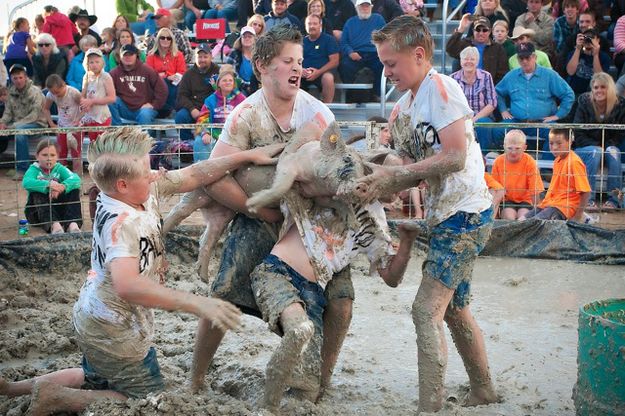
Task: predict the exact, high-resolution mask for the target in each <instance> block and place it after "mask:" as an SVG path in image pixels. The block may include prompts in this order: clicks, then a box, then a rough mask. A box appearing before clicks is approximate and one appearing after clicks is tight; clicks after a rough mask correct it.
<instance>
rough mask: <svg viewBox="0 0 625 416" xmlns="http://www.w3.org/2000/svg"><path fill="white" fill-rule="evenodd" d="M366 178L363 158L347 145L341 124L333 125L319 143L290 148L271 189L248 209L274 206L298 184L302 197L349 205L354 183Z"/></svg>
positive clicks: (249, 202)
mask: <svg viewBox="0 0 625 416" xmlns="http://www.w3.org/2000/svg"><path fill="white" fill-rule="evenodd" d="M364 174H365V164H364V160H363V158H362V156H361V155H360V154H359V153H358V152H357V151H356V150H355V149H353V148H351V147H348V146H346V145H345V142H344V141H343V139H342V138H341V131H340V129H339V126H338V124H337V123H336V122H333V123H332V124H330V126H329V127H328V128H327V129H326V130H325V131H324V132H323V135H322V136H321V139H320V140H319V141H309V142H306V143H304V144H301V145H299V146H297V145H294V146H292V147H290V146H287V147H286V148H285V149H284V151H283V152H282V154H280V158H279V160H278V165H277V167H276V174H275V177H274V180H273V184H272V185H271V188H269V189H264V190H262V191H258V192H256V193H254V194H253V195H252V197H250V198H249V199H248V200H247V203H246V205H247V208H248V209H249V211H250V212H252V213H253V212H256V211H257V210H258V209H260V208H263V207H266V206H271V205H273V204H275V203H277V202H279V201H280V199H281V198H282V197H283V196H284V194H285V193H286V192H287V191H288V190H289V189H291V187H292V186H293V185H294V184H295V183H297V186H298V188H297V189H298V192H299V193H300V194H301V195H302V196H304V197H307V198H315V199H316V200H318V201H319V200H320V198H324V199H323V202H322V203H323V204H325V205H329V206H334V204H333V201H337V202H340V203H345V202H350V201H349V199H350V198H352V192H351V190H352V187H353V186H355V179H357V178H359V177H361V176H363V175H364ZM339 200H340V201H339ZM352 202H353V201H352ZM338 206H339V205H338V204H337V207H338ZM340 206H341V207H344V206H345V205H340ZM341 211H344V210H341ZM339 212H340V211H339ZM341 213H343V212H341Z"/></svg>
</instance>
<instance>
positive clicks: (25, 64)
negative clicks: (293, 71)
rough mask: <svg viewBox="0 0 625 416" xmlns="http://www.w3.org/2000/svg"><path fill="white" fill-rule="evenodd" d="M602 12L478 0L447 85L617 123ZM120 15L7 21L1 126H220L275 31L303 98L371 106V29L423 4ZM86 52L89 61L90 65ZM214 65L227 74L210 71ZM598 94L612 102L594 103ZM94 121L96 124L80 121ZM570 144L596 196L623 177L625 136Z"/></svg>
mask: <svg viewBox="0 0 625 416" xmlns="http://www.w3.org/2000/svg"><path fill="white" fill-rule="evenodd" d="M469 3H471V2H469ZM604 3H605V2H599V3H598V2H597V0H588V1H587V0H561V1H558V0H554V1H553V2H552V3H545V2H544V1H542V0H526V1H524V0H501V1H500V0H478V1H477V3H476V4H474V7H471V6H467V9H465V12H466V13H465V14H463V15H462V16H461V17H460V19H459V21H458V27H457V29H456V30H454V32H453V33H450V34H449V37H448V39H447V47H446V53H447V54H448V55H449V56H450V57H452V58H454V73H453V74H452V77H453V78H454V79H456V80H457V82H458V83H459V84H460V85H461V87H462V90H463V91H464V93H465V95H466V96H467V99H468V102H469V104H470V106H471V107H472V109H473V110H474V117H473V120H474V121H475V122H485V121H487V122H498V121H503V122H551V123H558V122H562V121H565V122H573V121H575V122H578V121H579V122H584V123H606V122H609V123H616V124H622V123H625V110H623V109H622V108H623V105H622V102H623V98H622V96H621V95H622V94H623V93H624V92H623V89H624V86H625V75H624V74H623V73H622V71H623V66H624V63H625V16H622V14H623V13H624V12H625V5H623V4H622V3H623V1H614V2H613V4H612V5H610V9H606V8H602V7H603V6H604ZM116 6H117V11H118V13H119V15H118V16H117V17H116V18H115V20H114V21H113V22H111V26H110V27H103V28H100V30H96V29H95V27H94V24H95V23H96V22H98V23H99V24H100V26H103V25H102V22H101V21H98V17H97V16H95V15H93V14H90V13H89V11H88V10H85V9H80V8H79V7H74V8H72V9H71V10H70V11H68V12H67V13H63V12H62V11H60V10H58V9H57V8H56V7H54V6H46V7H44V9H43V10H42V13H41V15H40V16H38V17H37V18H36V19H35V21H34V22H32V24H31V23H30V22H29V21H28V20H27V19H25V18H17V19H16V20H15V21H14V22H13V23H12V26H11V29H10V31H9V33H8V34H7V36H6V38H5V42H4V53H5V55H4V67H5V68H6V72H7V73H9V74H8V76H7V78H8V84H9V90H8V93H7V96H8V98H7V99H6V101H7V102H6V105H5V108H6V110H5V113H4V115H3V116H2V119H0V126H10V127H17V128H24V129H28V128H33V127H41V126H45V125H46V124H47V125H56V124H55V123H54V121H52V118H51V117H50V116H47V114H48V113H46V111H49V112H51V114H58V117H59V120H63V123H66V125H68V126H69V125H106V124H110V123H112V124H113V125H119V124H122V123H124V122H126V121H125V120H130V121H134V122H137V123H139V124H152V123H153V122H154V120H155V119H156V118H173V119H174V120H175V123H177V124H188V123H198V124H201V123H204V122H206V121H207V120H208V121H216V120H221V119H222V118H225V116H227V114H228V113H229V112H231V111H232V110H233V109H234V107H235V106H236V104H237V103H238V101H240V99H241V97H245V96H248V95H250V94H252V93H253V92H254V91H256V90H257V89H258V88H259V83H258V80H257V79H256V76H255V74H254V70H253V63H252V60H251V56H252V50H253V47H254V44H255V42H256V39H257V37H258V36H260V35H261V34H262V33H263V32H265V31H267V30H270V29H271V28H272V27H274V26H276V25H291V26H294V27H296V28H297V29H298V30H300V31H302V33H303V34H304V35H305V38H304V61H303V72H302V79H301V87H302V88H303V89H309V88H311V87H314V88H315V89H316V90H317V91H318V93H319V95H320V97H321V99H322V100H323V101H324V102H327V103H330V102H333V101H334V99H335V84H336V83H337V82H339V81H342V82H345V83H354V82H360V80H361V79H364V78H366V77H367V76H368V77H369V78H368V79H369V80H370V82H371V83H372V84H373V85H374V87H373V90H372V91H371V93H372V94H371V97H373V98H372V99H373V100H375V99H376V98H375V96H378V95H379V94H380V87H381V86H380V79H381V74H382V70H383V66H382V63H381V62H380V60H379V59H378V56H377V53H376V49H375V47H374V45H373V44H372V42H371V33H372V32H373V31H375V30H378V29H380V28H381V27H383V26H384V25H385V23H387V22H388V21H390V20H392V19H393V18H395V17H397V16H399V15H401V14H404V13H406V14H414V15H419V16H421V15H424V12H423V2H422V1H419V0H353V1H352V0H309V1H308V2H307V1H305V0H260V1H252V0H169V1H165V0H157V7H152V5H150V4H149V3H147V2H146V1H145V0H116ZM597 11H599V12H598V13H597ZM430 17H431V16H430ZM200 18H218V19H225V21H226V22H227V24H226V32H227V33H229V32H230V31H231V29H232V31H233V32H234V33H232V34H230V35H229V36H227V37H226V39H224V40H222V41H221V42H220V43H219V44H217V46H215V44H213V43H211V42H209V43H198V44H195V43H194V44H193V47H192V43H191V42H190V39H191V40H195V39H193V37H192V36H190V34H191V32H193V31H194V30H195V27H194V23H195V21H196V20H197V19H200ZM235 27H236V29H235ZM197 42H203V41H201V40H197ZM96 50H97V51H99V52H98V53H95V52H93V51H96ZM87 54H90V56H92V57H94V63H93V65H92V66H93V68H91V67H90V65H91V64H89V63H88V56H87ZM98 57H99V58H101V61H102V68H100V69H98V64H97V63H95V61H97V58H98ZM218 57H219V61H220V62H223V64H222V65H225V64H227V65H228V66H227V67H226V69H227V71H226V70H223V71H220V66H219V65H217V64H216V63H215V62H214V60H216V58H218ZM5 68H3V70H4V69H5ZM222 69H223V67H222ZM224 71H225V72H224ZM2 73H4V71H1V72H0V76H2ZM104 74H105V75H104ZM607 74H611V75H607ZM606 77H608V78H610V81H611V83H610V82H608V81H607V78H606ZM230 78H232V85H230V83H229V81H230ZM50 79H52V82H51V83H49V82H48V80H50ZM59 80H61V81H64V82H63V85H64V87H63V88H61V87H60V83H59V82H58V81H59ZM3 81H4V80H3V79H1V78H0V83H1V82H3ZM615 81H616V83H615ZM220 83H223V85H220ZM2 85H4V83H3V84H2ZM49 85H54V86H55V89H51V88H50V86H49ZM86 87H88V88H89V89H88V91H86V90H85V88H86ZM60 88H61V89H62V92H63V94H67V91H70V92H71V97H74V98H72V100H74V101H76V100H78V101H77V102H78V104H77V106H78V109H79V111H78V114H79V115H81V117H77V118H76V120H74V119H72V120H70V121H71V122H70V121H68V120H69V117H63V114H62V111H64V109H63V108H62V107H63V106H62V105H59V104H60V103H63V102H65V101H68V99H67V98H64V97H65V96H64V95H63V96H59V95H57V94H55V92H58V91H57V90H59V89H60ZM602 88H603V90H607V93H605V94H607V95H608V96H609V98H607V99H606V98H602V97H604V96H602V95H601V94H602V90H601V89H602ZM74 91H75V92H74ZM76 94H79V96H77V95H76ZM94 94H97V98H93V97H95V95H94ZM605 94H604V95H605ZM39 95H40V96H41V99H39ZM90 96H91V97H92V98H89V97H90ZM46 97H47V98H46ZM75 97H80V98H75ZM211 97H212V98H211ZM235 97H236V99H234V98H235ZM614 97H617V98H614ZM35 98H36V99H35ZM209 98H210V100H209ZM90 99H95V100H96V101H97V105H98V106H100V107H98V108H99V110H97V111H96V112H95V113H93V108H94V107H92V104H93V103H91V104H90V105H85V100H90ZM606 100H607V101H606ZM606 102H607V104H605V103H606ZM211 106H212V107H211ZM39 108H41V110H39ZM104 108H106V110H104ZM65 110H67V109H65ZM90 112H91V113H92V116H93V117H92V118H91V119H89V118H88V117H87V118H85V117H86V114H88V113H90ZM90 123H95V124H90ZM58 125H59V126H60V125H61V122H59V124H58ZM505 131H506V130H505V129H504V128H501V129H492V128H477V129H476V133H477V137H478V140H479V141H480V144H481V146H482V150H483V151H484V153H485V154H486V153H488V152H489V151H496V152H501V151H503V146H504V142H503V139H504V135H505ZM597 131H599V130H597ZM525 133H526V135H527V136H528V141H529V143H530V144H532V140H533V141H534V143H533V145H534V146H538V147H539V148H542V150H543V151H544V152H542V157H545V158H549V155H550V152H549V143H548V140H547V130H546V129H545V130H539V131H537V130H536V129H526V130H525ZM214 134H215V132H212V131H211V132H206V131H204V130H203V129H202V128H201V127H198V129H197V131H193V130H192V129H184V130H181V132H180V137H181V138H182V139H183V140H186V141H188V142H189V143H191V145H192V143H195V145H196V147H197V148H199V147H201V146H200V145H203V146H204V147H203V149H204V150H203V152H204V153H206V149H207V148H210V145H211V142H212V141H213V140H214ZM576 134H577V136H578V139H577V140H575V141H573V146H574V147H575V149H576V150H579V152H580V157H581V159H582V160H583V161H584V163H585V164H586V165H587V168H588V169H587V170H588V176H589V178H590V179H591V181H590V182H591V185H592V186H593V187H594V181H593V180H592V178H594V177H595V176H596V175H597V171H598V169H599V166H600V163H601V160H602V157H600V156H601V155H604V156H605V157H604V158H603V159H605V164H606V166H607V167H608V169H609V170H610V176H611V177H617V176H618V177H621V176H622V171H620V163H617V162H616V161H617V160H619V161H620V160H621V157H622V153H623V152H624V151H625V138H624V137H623V136H624V135H623V134H621V133H620V132H619V131H613V132H608V133H606V134H605V135H602V134H599V133H596V132H594V131H590V132H589V131H580V132H576ZM28 137H29V136H28V135H18V136H17V137H16V139H17V140H16V143H17V153H18V154H17V156H18V160H20V161H21V162H18V164H17V174H16V177H18V178H20V177H21V176H22V175H23V173H24V171H25V170H26V168H27V167H28V163H27V162H26V161H27V160H28V149H27V143H28ZM95 137H97V135H95V136H94V139H95ZM198 138H199V139H198ZM198 140H199V141H198ZM59 150H60V155H59V156H60V159H61V160H60V162H61V163H63V164H65V163H66V162H65V160H63V159H64V158H65V156H66V154H67V153H68V152H69V156H73V155H71V149H70V151H68V149H67V144H64V142H63V139H61V141H60V148H59ZM73 150H75V149H73ZM204 156H205V155H204ZM204 156H202V157H204ZM74 158H75V157H72V159H74ZM610 158H612V159H610ZM617 168H618V171H617ZM616 185H618V183H617V182H615V181H612V182H609V184H608V186H616ZM593 189H594V188H593ZM590 203H594V191H593V197H592V198H591V200H590Z"/></svg>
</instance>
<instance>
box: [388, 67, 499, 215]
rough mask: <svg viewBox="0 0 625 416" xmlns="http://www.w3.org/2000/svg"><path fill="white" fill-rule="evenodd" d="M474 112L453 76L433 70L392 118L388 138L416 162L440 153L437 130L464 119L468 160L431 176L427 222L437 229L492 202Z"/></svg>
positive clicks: (396, 108) (394, 110) (407, 94)
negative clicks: (456, 168) (461, 213)
mask: <svg viewBox="0 0 625 416" xmlns="http://www.w3.org/2000/svg"><path fill="white" fill-rule="evenodd" d="M472 116H473V111H472V110H471V108H470V107H469V104H468V103H467V99H466V97H465V96H464V94H463V92H462V90H461V89H460V86H459V85H458V83H457V82H455V81H454V80H453V79H452V78H450V77H448V76H446V75H441V74H439V73H437V72H436V70H434V69H432V70H430V72H428V74H427V75H426V77H425V79H424V80H423V82H422V83H421V86H420V87H419V90H418V91H417V94H416V96H415V97H414V99H413V98H412V92H410V91H409V92H407V93H406V94H404V96H402V97H401V98H400V99H399V101H398V102H397V104H396V105H395V108H394V109H393V113H392V114H391V119H390V124H391V135H392V137H393V140H394V142H395V146H396V148H398V149H399V152H400V154H401V155H407V156H409V157H411V158H412V159H414V160H415V161H416V162H419V161H421V160H423V159H425V158H427V157H430V156H433V155H434V154H436V153H439V152H440V151H441V143H440V139H439V136H438V131H440V130H441V129H443V128H445V127H447V126H448V125H450V124H452V123H453V122H455V121H457V120H465V129H466V134H465V140H466V144H467V157H466V162H465V166H464V169H462V170H461V171H459V172H453V173H449V174H446V175H440V176H438V177H429V178H427V182H428V184H429V193H428V196H427V198H426V200H425V206H426V211H427V221H428V224H430V225H432V226H433V225H436V224H439V223H441V222H443V221H445V220H446V219H447V218H449V217H450V216H452V215H454V214H455V213H456V212H458V211H465V212H473V213H476V212H482V211H484V210H485V209H487V208H488V207H489V206H490V205H491V203H492V198H491V196H490V194H489V193H488V188H487V187H486V182H485V181H484V161H483V159H482V152H481V151H480V146H479V144H478V142H477V141H476V140H475V134H474V131H473V122H472V120H471V117H472Z"/></svg>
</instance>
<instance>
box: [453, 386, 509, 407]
mask: <svg viewBox="0 0 625 416" xmlns="http://www.w3.org/2000/svg"><path fill="white" fill-rule="evenodd" d="M500 401H501V398H500V397H499V396H497V393H495V392H494V391H493V389H492V388H490V387H485V388H480V389H474V390H470V391H469V392H468V393H467V395H466V396H465V397H464V399H463V400H462V406H463V407H471V406H479V405H483V404H490V403H497V402H500Z"/></svg>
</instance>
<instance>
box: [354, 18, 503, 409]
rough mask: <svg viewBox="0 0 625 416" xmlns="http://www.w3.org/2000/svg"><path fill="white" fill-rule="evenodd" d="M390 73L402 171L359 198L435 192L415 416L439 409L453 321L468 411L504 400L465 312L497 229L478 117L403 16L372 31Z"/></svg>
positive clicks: (376, 169) (420, 31) (426, 35)
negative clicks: (423, 184) (479, 261)
mask: <svg viewBox="0 0 625 416" xmlns="http://www.w3.org/2000/svg"><path fill="white" fill-rule="evenodd" d="M372 39H373V43H374V44H375V46H376V48H377V52H378V56H379V58H380V61H381V62H382V64H384V73H385V75H386V77H387V78H389V79H390V80H391V81H392V82H393V83H395V86H396V87H397V88H398V89H399V90H400V91H406V93H405V94H404V95H403V96H402V97H401V98H400V100H399V101H398V102H397V104H396V105H395V108H394V109H393V112H392V113H391V117H390V120H389V124H390V126H391V134H392V137H393V142H394V143H395V148H396V149H397V150H398V152H399V155H400V156H402V157H405V160H406V161H408V162H407V163H409V164H406V165H404V166H372V169H373V173H372V174H371V175H369V176H366V177H364V178H362V179H360V181H359V182H360V183H359V186H358V188H357V190H356V191H357V194H358V195H360V196H361V197H362V198H364V199H366V200H372V199H375V198H376V197H377V196H379V195H382V194H384V193H388V192H397V191H401V190H403V189H406V188H410V187H414V186H416V185H417V184H418V183H419V182H420V181H421V180H423V179H425V180H427V182H428V185H429V192H428V197H427V199H426V211H427V214H426V221H427V225H428V228H429V230H428V231H429V235H430V239H429V250H428V254H427V258H426V260H425V261H424V262H423V279H422V280H421V285H420V287H419V290H418V292H417V295H416V297H415V300H414V303H413V304H412V319H413V322H414V324H415V329H416V332H417V349H418V368H419V409H418V411H419V412H436V411H439V410H440V409H441V408H442V407H443V400H444V394H445V389H444V383H445V371H446V367H447V341H446V337H445V331H444V328H443V321H445V322H446V323H447V326H448V327H449V330H450V332H451V335H452V337H453V339H454V342H455V344H456V346H457V348H458V352H459V353H460V356H461V357H462V361H463V362H464V365H465V368H466V370H467V373H468V375H469V382H470V390H469V393H468V394H467V397H466V399H465V404H466V405H478V404H488V403H492V402H495V401H497V400H498V397H497V394H496V393H495V389H494V387H493V384H492V380H491V376H490V370H489V368H488V359H487V357H486V348H485V346H484V338H483V336H482V332H481V330H480V328H479V326H478V325H477V322H476V321H475V319H474V318H473V315H472V313H471V311H470V308H469V303H470V301H471V296H470V292H471V280H472V272H473V264H474V262H475V259H476V258H477V256H478V254H479V253H480V251H481V250H482V249H483V248H484V246H485V245H486V242H487V241H488V238H489V236H490V232H491V229H492V223H493V219H492V217H493V210H492V198H491V196H490V194H489V192H488V188H487V187H486V183H485V181H484V161H483V160H482V153H481V150H480V146H479V143H478V142H477V140H476V139H475V134H474V128H473V122H472V117H473V110H471V108H470V107H469V104H468V102H467V99H466V97H465V95H464V93H463V92H462V89H461V88H460V86H459V84H458V83H457V82H456V81H454V80H453V79H452V78H450V77H448V76H446V75H442V74H439V73H438V72H437V71H436V70H435V69H434V68H433V67H432V55H433V50H432V49H433V42H432V35H431V34H430V31H429V29H428V27H427V25H426V24H425V23H423V21H422V20H421V19H419V18H416V17H413V16H400V17H398V18H396V19H394V20H393V21H392V22H390V23H389V24H387V25H386V26H384V28H382V29H381V30H378V31H375V32H373V35H372Z"/></svg>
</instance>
